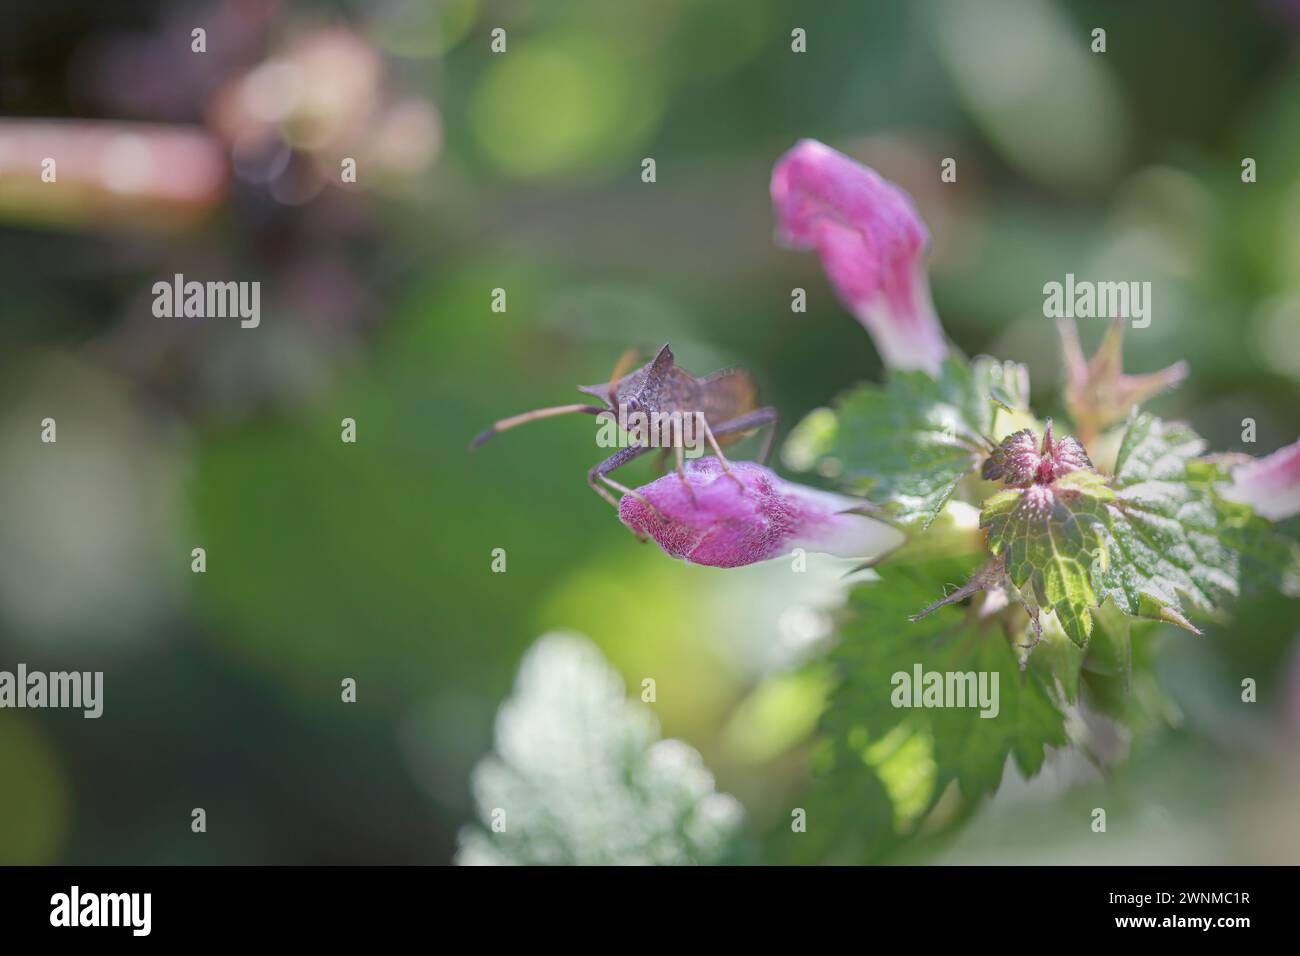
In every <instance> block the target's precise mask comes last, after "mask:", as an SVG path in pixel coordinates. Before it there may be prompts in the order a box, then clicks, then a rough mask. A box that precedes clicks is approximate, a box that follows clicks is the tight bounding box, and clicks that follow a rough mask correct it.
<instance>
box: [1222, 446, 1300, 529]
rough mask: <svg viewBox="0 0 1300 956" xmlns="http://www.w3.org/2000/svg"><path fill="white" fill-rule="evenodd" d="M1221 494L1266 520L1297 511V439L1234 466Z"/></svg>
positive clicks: (1299, 448)
mask: <svg viewBox="0 0 1300 956" xmlns="http://www.w3.org/2000/svg"><path fill="white" fill-rule="evenodd" d="M1225 494H1226V496H1227V497H1229V498H1232V499H1234V500H1236V501H1244V502H1246V503H1247V504H1249V505H1250V506H1251V507H1253V508H1254V509H1255V511H1256V512H1257V513H1258V514H1261V515H1263V516H1264V517H1265V518H1268V519H1269V520H1270V521H1281V520H1282V519H1283V518H1290V517H1291V516H1292V515H1296V514H1300V441H1297V442H1296V443H1295V444H1293V445H1287V446H1286V447H1285V448H1280V449H1278V450H1277V451H1275V452H1273V454H1271V455H1269V456H1268V457H1266V458H1260V459H1258V460H1256V461H1251V462H1247V463H1246V464H1244V465H1240V466H1238V467H1237V468H1236V469H1235V470H1234V471H1233V473H1232V485H1231V486H1230V487H1229V488H1228V490H1227V491H1226V492H1225Z"/></svg>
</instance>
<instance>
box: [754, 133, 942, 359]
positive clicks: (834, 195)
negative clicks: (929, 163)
mask: <svg viewBox="0 0 1300 956" xmlns="http://www.w3.org/2000/svg"><path fill="white" fill-rule="evenodd" d="M772 203H773V205H774V206H775V207H776V218H777V235H778V238H780V239H781V241H782V242H784V243H786V244H787V245H790V246H792V247H794V248H796V249H816V250H817V254H818V255H819V256H821V260H822V266H823V267H824V268H825V270H826V274H827V275H828V276H829V277H830V280H831V284H832V285H833V286H834V287H835V291H836V293H837V294H838V295H839V297H840V300H841V301H842V302H843V303H844V304H845V305H846V306H847V307H848V308H849V310H850V311H852V312H853V314H854V315H855V316H857V319H858V321H859V322H861V323H862V324H863V325H864V326H865V327H866V329H867V331H868V332H870V333H871V337H872V339H874V340H875V343H876V348H877V349H879V350H880V356H881V358H882V359H883V360H884V362H885V364H886V365H887V366H889V367H891V368H897V369H922V370H924V371H926V372H929V373H930V374H931V375H935V374H937V373H938V371H939V368H940V365H941V363H942V362H943V359H944V357H945V356H946V355H947V354H948V343H947V341H946V340H945V339H944V336H943V328H942V327H941V326H940V325H939V319H938V318H937V317H936V315H935V312H934V303H933V302H932V301H931V299H930V284H929V280H928V279H927V277H926V272H925V254H926V251H927V249H928V248H929V245H930V234H929V232H928V231H927V230H926V228H925V223H924V222H922V221H921V217H920V216H919V215H917V212H916V209H915V208H914V207H913V206H912V201H911V199H909V198H908V196H907V194H906V193H905V192H903V191H902V190H901V189H899V188H898V187H897V186H895V185H894V184H893V183H890V182H887V181H886V180H884V179H881V178H880V176H878V175H876V173H874V172H873V171H872V170H870V169H868V168H867V167H865V166H863V165H861V164H859V163H856V162H854V161H853V160H851V159H849V157H847V156H845V155H844V154H843V153H838V152H836V151H835V150H833V149H831V148H830V147H829V146H826V145H825V144H824V143H819V142H817V141H816V140H811V139H804V140H800V141H799V142H798V143H797V144H795V146H794V148H793V149H791V150H790V151H789V152H787V153H786V154H785V155H784V156H782V157H781V159H780V160H779V161H778V162H777V164H776V167H775V168H774V169H773V170H772Z"/></svg>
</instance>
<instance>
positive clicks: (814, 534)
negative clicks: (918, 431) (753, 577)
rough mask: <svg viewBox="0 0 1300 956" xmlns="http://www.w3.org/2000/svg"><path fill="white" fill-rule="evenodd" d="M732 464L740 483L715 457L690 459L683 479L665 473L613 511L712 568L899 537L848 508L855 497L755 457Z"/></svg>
mask: <svg viewBox="0 0 1300 956" xmlns="http://www.w3.org/2000/svg"><path fill="white" fill-rule="evenodd" d="M730 467H731V471H732V473H733V474H734V475H735V476H736V478H738V479H739V480H740V483H743V485H744V488H743V489H742V488H741V486H740V484H738V483H737V481H735V480H734V479H732V478H731V477H729V476H728V475H727V474H726V472H724V471H723V470H722V463H721V462H719V461H718V459H716V458H701V459H697V460H695V461H692V462H689V463H688V464H687V468H686V482H683V481H682V479H681V477H680V476H678V474H677V473H676V472H669V473H668V474H666V475H664V476H663V477H662V478H659V479H658V480H656V481H653V482H651V483H650V484H648V485H645V486H643V487H641V488H639V489H637V495H640V496H642V497H637V495H624V496H623V499H622V501H621V503H620V504H619V508H618V516H619V518H620V519H621V520H622V522H623V523H624V524H625V525H627V526H628V527H629V528H631V529H632V530H633V531H635V532H636V533H637V534H642V535H649V536H650V537H652V538H654V539H655V541H656V542H657V543H658V544H659V547H661V548H663V550H664V551H665V552H666V553H667V554H669V555H671V556H672V557H674V558H682V559H684V560H686V561H690V562H692V563H694V564H703V565H708V566H710V567H715V568H735V567H740V566H742V565H746V564H754V563H755V562H757V561H765V560H767V559H768V558H774V557H778V556H780V555H782V554H789V553H790V552H791V551H792V550H793V549H795V548H804V549H806V550H809V551H822V552H826V553H829V554H835V555H839V556H840V557H853V558H869V557H874V556H876V555H879V554H882V553H884V552H886V551H890V550H892V549H893V548H896V547H898V546H899V545H901V544H902V543H903V540H904V537H903V535H902V533H901V532H899V531H897V530H896V529H894V528H892V527H891V526H889V525H887V524H885V523H884V522H882V521H876V520H875V519H873V518H868V517H865V516H863V515H861V514H856V513H850V512H851V511H852V509H857V508H861V507H862V505H863V502H862V501H861V500H860V499H857V498H849V497H847V496H845V495H838V494H834V493H831V492H827V491H819V490H817V489H815V488H807V487H804V486H803V485H796V484H791V483H790V482H787V481H784V480H783V479H781V478H779V477H777V475H776V474H774V473H773V472H772V471H770V470H769V469H767V468H764V467H763V466H762V465H758V464H755V463H754V462H748V461H733V462H730ZM688 483H689V487H688V486H687V485H688ZM643 498H644V499H646V500H648V501H649V505H647V503H646V500H642V499H643ZM651 506H653V507H651ZM656 512H657V513H656Z"/></svg>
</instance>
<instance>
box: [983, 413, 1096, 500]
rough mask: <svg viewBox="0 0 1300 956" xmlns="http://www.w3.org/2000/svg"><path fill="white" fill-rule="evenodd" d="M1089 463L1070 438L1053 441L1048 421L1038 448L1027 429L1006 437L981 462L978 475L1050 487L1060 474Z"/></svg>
mask: <svg viewBox="0 0 1300 956" xmlns="http://www.w3.org/2000/svg"><path fill="white" fill-rule="evenodd" d="M1091 467H1092V461H1091V460H1090V459H1089V458H1088V453H1087V452H1086V451H1084V450H1083V446H1082V445H1080V444H1079V443H1078V442H1077V441H1075V440H1074V439H1073V438H1053V437H1052V420H1051V419H1050V418H1049V419H1048V420H1047V425H1046V427H1044V429H1043V444H1042V446H1041V447H1040V446H1039V445H1038V443H1037V442H1036V441H1035V439H1034V433H1033V432H1032V431H1030V430H1029V429H1028V428H1022V429H1021V430H1020V431H1018V432H1016V433H1014V434H1012V435H1008V436H1007V437H1006V438H1004V439H1002V443H1001V444H1000V445H998V447H997V448H994V449H993V452H992V454H990V455H989V457H988V458H986V459H985V460H984V467H983V468H982V469H981V470H980V475H981V477H983V478H984V479H986V480H988V481H1003V482H1005V483H1006V484H1008V485H1013V486H1023V485H1028V484H1038V485H1050V484H1051V483H1052V482H1054V481H1055V480H1056V479H1057V478H1059V477H1060V476H1061V475H1068V474H1069V473H1070V472H1072V471H1078V470H1079V469H1080V468H1091Z"/></svg>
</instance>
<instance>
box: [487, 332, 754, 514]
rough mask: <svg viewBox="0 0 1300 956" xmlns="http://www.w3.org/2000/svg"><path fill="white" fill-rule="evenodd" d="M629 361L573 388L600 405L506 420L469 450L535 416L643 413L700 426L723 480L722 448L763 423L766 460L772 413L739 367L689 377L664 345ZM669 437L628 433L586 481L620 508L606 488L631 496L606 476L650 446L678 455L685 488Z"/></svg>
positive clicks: (679, 451)
mask: <svg viewBox="0 0 1300 956" xmlns="http://www.w3.org/2000/svg"><path fill="white" fill-rule="evenodd" d="M635 360H636V353H635V352H631V351H629V352H625V353H624V354H623V357H622V358H621V359H619V361H618V363H617V364H616V365H615V367H614V372H613V374H612V375H611V376H610V381H609V382H608V383H602V384H600V385H579V386H578V390H579V391H581V392H586V393H587V394H588V395H593V396H595V397H596V398H598V399H600V400H601V401H602V402H604V405H585V404H575V405H556V406H553V407H551V408H538V409H535V410H534V411H531V412H523V413H522V414H519V415H512V416H511V417H510V418H503V419H501V421H499V422H497V423H496V424H494V425H493V426H492V427H491V428H489V429H487V430H486V431H484V432H482V433H481V434H479V435H478V436H477V437H476V438H475V439H474V441H473V442H471V443H470V448H477V447H479V446H480V445H482V444H483V443H484V442H485V441H487V440H488V439H489V438H491V437H492V436H493V435H495V434H496V433H497V432H502V431H505V430H506V429H507V428H514V427H515V426H516V425H522V424H523V423H524V422H530V421H533V420H534V419H538V418H551V417H553V416H555V415H567V414H569V413H571V412H585V413H586V414H588V415H596V416H609V417H615V418H616V420H618V421H620V424H621V423H622V422H623V421H626V420H627V416H629V415H632V414H633V413H641V414H642V415H643V416H644V417H650V418H653V417H654V416H659V418H660V419H667V418H668V417H669V416H676V417H677V419H678V421H679V422H681V421H684V420H685V419H686V417H687V416H689V417H690V418H691V419H692V420H693V421H694V422H695V423H697V424H698V427H699V429H700V431H701V432H702V433H703V437H704V440H705V441H706V442H707V443H708V445H709V447H710V448H711V449H712V451H713V453H714V454H715V455H717V456H718V458H719V459H720V460H721V461H722V466H723V469H724V471H726V472H727V473H728V474H731V470H730V468H729V467H728V465H727V459H726V457H725V456H724V455H723V454H722V448H723V446H725V445H730V444H732V443H733V442H736V441H739V440H740V439H741V438H744V437H745V436H746V435H749V434H752V433H753V432H755V431H757V430H758V429H759V428H762V427H763V426H765V425H770V426H771V430H770V431H768V433H767V434H766V435H765V436H764V439H763V445H762V448H761V449H760V451H759V462H760V463H763V462H766V461H767V457H768V455H769V454H770V453H771V450H772V441H773V439H774V438H775V436H776V422H777V416H776V409H774V408H760V407H759V406H758V387H757V386H756V385H755V383H754V379H753V377H752V376H751V375H750V374H749V373H748V372H746V371H745V370H744V369H739V368H727V369H722V370H721V371H717V372H714V373H713V374H712V375H706V376H704V377H703V378H696V377H695V376H694V375H692V374H691V373H690V372H687V371H686V370H685V369H683V368H680V367H678V365H677V364H676V362H675V361H674V359H673V352H672V349H670V348H669V347H668V346H667V345H665V346H664V347H663V348H661V349H660V350H659V354H658V355H656V356H655V357H654V359H653V360H652V361H650V362H648V363H646V364H645V365H643V366H641V367H640V368H638V369H636V370H635V371H632V372H628V371H627V368H628V366H630V365H631V364H632V362H633V361H635ZM674 434H675V439H674V440H673V441H672V442H671V443H669V444H667V445H665V444H663V443H655V442H653V441H652V440H651V439H650V437H649V435H648V434H646V433H642V434H637V433H635V432H629V436H628V437H629V442H630V444H629V445H628V447H626V448H623V449H621V450H619V451H617V452H615V453H614V454H613V455H610V456H609V457H608V458H606V459H605V460H604V461H602V462H601V463H600V464H598V465H596V466H595V467H594V468H592V469H591V470H590V471H588V472H587V483H588V484H589V485H591V487H592V488H593V489H594V490H595V491H596V493H597V494H599V495H600V496H601V497H602V498H604V499H605V500H606V501H608V502H609V503H610V504H612V505H614V506H615V507H618V499H616V498H615V497H614V496H613V495H612V494H610V492H609V490H608V488H613V489H614V490H615V491H617V492H620V493H621V494H632V495H636V494H637V493H636V492H635V491H633V490H632V489H631V488H628V487H626V486H624V485H622V484H620V483H619V482H617V481H615V480H614V479H613V478H611V477H609V475H610V473H611V472H612V471H614V470H615V469H617V468H621V467H622V466H623V465H626V464H627V463H628V462H630V461H632V460H633V459H635V458H638V457H640V456H641V455H643V454H645V453H646V452H648V451H650V450H652V449H653V448H661V449H662V451H663V454H664V456H665V457H666V456H667V453H668V451H669V450H670V449H671V450H673V451H675V452H676V455H677V473H678V475H679V476H681V478H682V481H684V482H685V481H686V472H685V467H684V463H683V458H684V454H683V444H684V443H683V440H682V437H683V431H682V428H681V427H678V428H677V430H676V432H675V433H674ZM732 478H733V479H735V481H736V482H737V483H738V484H739V483H740V479H738V478H736V477H735V475H734V474H732ZM601 483H603V484H604V485H606V486H608V488H606V487H602V485H601ZM742 487H743V485H742ZM637 497H640V495H637Z"/></svg>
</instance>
